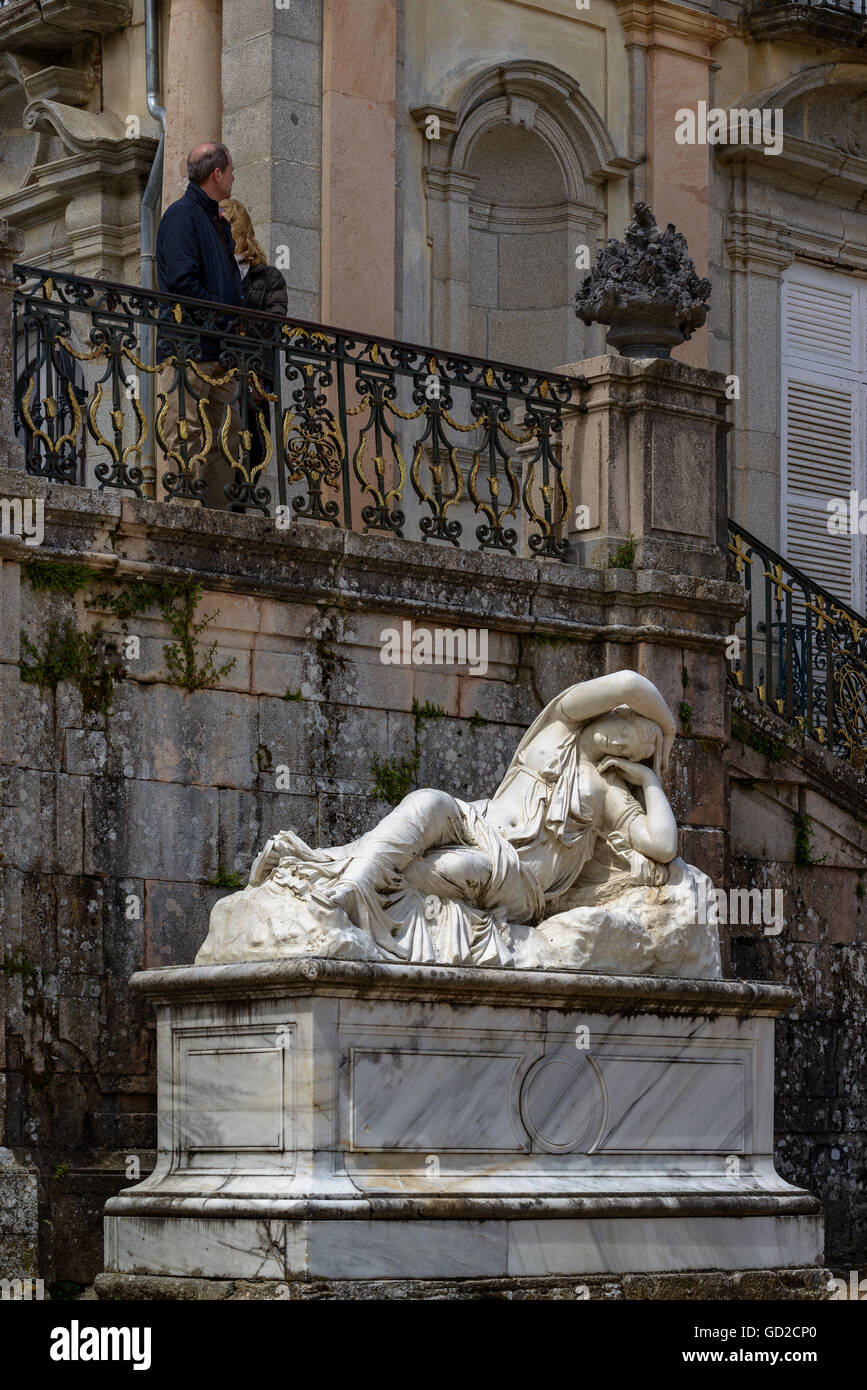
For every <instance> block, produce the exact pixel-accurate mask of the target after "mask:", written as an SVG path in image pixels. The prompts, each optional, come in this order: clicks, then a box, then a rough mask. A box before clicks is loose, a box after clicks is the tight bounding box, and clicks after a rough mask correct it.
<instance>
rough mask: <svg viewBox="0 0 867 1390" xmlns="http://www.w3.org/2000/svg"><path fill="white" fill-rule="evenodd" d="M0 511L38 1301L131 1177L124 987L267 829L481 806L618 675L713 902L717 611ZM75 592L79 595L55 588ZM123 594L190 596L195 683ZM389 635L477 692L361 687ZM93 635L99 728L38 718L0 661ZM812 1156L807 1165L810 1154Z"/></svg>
mask: <svg viewBox="0 0 867 1390" xmlns="http://www.w3.org/2000/svg"><path fill="white" fill-rule="evenodd" d="M0 492H2V493H3V494H4V495H7V496H12V497H14V496H32V497H40V498H42V499H43V500H44V502H45V540H44V543H43V545H42V546H41V547H39V548H38V550H37V551H36V553H35V556H34V550H33V548H29V547H25V546H24V545H23V543H22V542H21V541H20V540H19V539H17V538H16V537H14V536H7V537H3V538H0V560H2V565H0V690H2V700H3V720H2V724H0V729H2V738H0V852H2V855H3V858H2V860H0V901H2V923H3V940H2V959H3V961H4V972H3V976H2V979H3V982H4V984H5V987H6V995H7V1009H6V1024H5V1027H6V1035H5V1075H6V1086H7V1093H6V1094H7V1099H6V1137H5V1141H3V1142H5V1143H6V1144H7V1145H8V1148H9V1150H10V1151H11V1152H12V1154H13V1155H14V1158H15V1160H17V1162H18V1163H19V1164H20V1165H27V1166H29V1168H30V1170H31V1173H38V1187H39V1204H40V1206H39V1216H40V1224H39V1232H40V1242H41V1249H40V1252H39V1263H38V1272H39V1274H40V1275H41V1276H42V1277H44V1278H45V1279H46V1282H51V1281H52V1280H54V1279H63V1280H68V1281H74V1282H78V1283H82V1284H83V1283H86V1282H89V1281H91V1280H92V1278H93V1277H94V1275H95V1274H96V1273H97V1272H98V1271H99V1270H100V1269H101V1268H102V1260H103V1255H102V1222H101V1216H102V1206H103V1203H104V1201H105V1200H106V1199H107V1198H108V1197H110V1196H112V1195H114V1194H115V1193H117V1192H118V1191H119V1190H120V1189H121V1188H123V1187H127V1186H130V1185H131V1183H133V1182H134V1181H135V1180H136V1178H137V1177H143V1176H145V1175H146V1174H147V1173H148V1172H149V1171H150V1170H151V1168H152V1166H153V1164H154V1162H155V1149H156V1113H155V1112H156V1077H155V1034H154V1026H153V1019H152V1016H151V1015H150V1012H149V1010H148V1007H147V1005H146V1004H145V1003H144V1002H143V1001H142V1000H141V999H140V998H139V997H138V996H137V995H135V994H134V993H133V992H132V991H130V989H129V987H128V980H129V977H130V976H131V975H132V974H133V973H134V972H135V971H137V970H141V969H150V968H157V967H161V966H166V965H175V964H189V963H190V962H192V960H193V957H194V955H195V952H196V950H197V949H198V946H199V945H200V944H201V942H202V940H203V939H204V937H205V934H206V931H207V924H208V916H209V913H210V909H211V907H212V906H213V904H214V903H215V902H216V901H217V899H218V898H219V897H220V896H221V895H222V894H224V893H226V892H227V891H231V889H232V887H234V886H236V885H237V884H239V883H242V882H244V881H245V879H246V874H247V871H248V869H249V866H250V862H251V860H252V858H253V855H254V853H255V852H256V851H257V850H258V849H259V848H260V847H261V845H262V843H263V841H264V840H265V839H266V838H267V837H268V836H269V835H271V834H273V833H274V832H275V831H276V830H277V829H280V828H281V827H291V828H293V829H295V830H296V831H297V832H298V833H299V834H300V835H302V836H303V837H304V838H305V839H306V840H307V841H308V842H309V843H312V844H326V845H327V844H337V843H340V842H341V841H345V840H348V839H350V838H352V837H354V836H356V835H358V834H360V833H362V832H363V831H365V830H367V829H368V828H370V827H371V826H372V825H373V824H375V823H376V822H377V821H378V820H379V819H380V817H381V815H382V813H383V811H384V810H385V809H386V801H384V800H383V799H382V798H386V799H387V798H388V797H399V796H400V795H401V794H402V793H403V792H404V791H406V790H409V789H410V788H411V787H412V786H419V785H425V784H427V783H430V784H432V785H436V786H442V787H443V788H445V789H446V790H449V791H452V792H453V793H455V794H457V795H459V796H463V797H466V798H469V799H472V798H475V797H479V796H482V795H484V794H486V793H488V792H490V790H491V789H492V787H493V786H495V785H496V782H497V779H498V778H499V777H500V776H501V775H502V773H503V772H504V770H505V768H506V765H507V763H508V760H509V757H510V756H511V753H512V752H513V750H514V747H515V745H516V743H517V741H518V739H519V737H520V736H521V734H522V733H523V731H524V730H525V729H526V727H527V725H528V724H529V722H531V720H532V719H533V717H534V716H535V714H536V713H537V712H538V710H539V709H540V708H541V707H542V706H543V705H544V704H545V703H546V702H547V701H548V700H550V699H551V698H553V696H554V695H556V694H557V693H558V692H559V691H561V690H563V689H565V688H566V687H567V686H568V685H569V684H571V683H573V682H576V681H580V680H586V679H588V678H589V677H592V676H595V675H601V674H603V673H604V672H605V671H609V670H616V669H620V668H629V667H631V668H633V669H637V670H639V671H641V672H642V673H643V674H645V675H647V676H648V678H649V679H651V680H653V681H654V682H656V683H657V684H658V686H659V688H660V689H661V690H662V691H663V693H664V694H665V696H666V698H667V700H668V702H669V704H670V706H671V707H672V709H674V710H675V711H677V710H678V707H679V704H680V702H682V701H684V699H685V700H686V701H688V703H689V709H690V717H689V720H688V727H687V726H685V725H683V726H682V729H681V736H680V737H679V738H678V739H677V742H676V750H675V755H674V758H673V760H672V767H671V770H670V775H669V782H668V784H667V788H666V790H667V792H668V795H669V797H670V798H671V800H672V804H673V805H674V808H675V811H676V814H677V817H678V820H679V821H680V822H681V823H682V824H683V825H684V829H683V831H682V846H681V852H682V853H683V854H684V855H685V857H686V858H687V859H689V860H690V861H691V862H693V863H695V864H697V865H698V866H699V867H701V868H704V869H705V870H706V871H707V872H709V873H710V874H711V876H712V877H713V879H714V882H715V883H719V884H722V883H727V882H729V879H728V877H727V874H728V869H729V863H730V853H729V826H730V810H729V799H728V794H727V787H728V781H727V772H726V768H725V766H724V762H723V756H722V755H723V752H724V750H725V748H726V744H727V729H728V724H727V720H728V715H727V711H726V704H725V699H724V692H725V666H724V649H725V636H726V634H728V633H729V632H731V631H732V630H733V625H734V622H735V619H736V615H737V614H738V613H739V611H740V606H741V603H742V598H741V590H740V587H739V586H736V585H732V584H729V583H727V582H726V581H725V580H723V579H720V578H717V577H712V576H708V575H701V574H692V575H690V574H675V573H666V572H664V571H661V570H654V569H651V568H636V569H631V570H630V569H620V568H615V569H602V568H599V567H598V566H595V567H587V568H585V567H581V566H573V565H561V564H558V563H556V562H552V561H541V562H540V561H536V560H529V559H521V558H517V559H516V558H513V557H511V556H498V555H496V554H491V553H475V552H465V551H461V552H452V551H451V550H444V549H443V548H442V547H437V546H434V545H425V544H423V543H417V542H412V541H401V540H395V539H381V538H379V537H377V536H374V535H367V536H365V535H358V534H354V533H347V532H343V531H339V530H332V529H325V528H321V527H315V526H311V525H309V524H305V523H300V524H298V525H296V526H294V527H292V528H291V529H289V530H285V531H281V530H278V529H277V528H276V527H275V526H274V525H273V523H272V522H271V521H269V520H268V519H266V518H261V517H248V516H230V515H227V514H224V513H219V512H216V511H202V510H201V509H196V508H188V507H184V506H179V505H175V506H171V507H167V506H162V505H160V504H156V503H151V502H147V501H138V500H134V499H121V498H120V497H117V496H114V495H109V494H105V493H104V494H98V493H90V492H86V491H83V490H80V489H77V488H66V487H62V486H58V485H46V484H45V483H42V482H41V481H39V480H37V479H34V478H30V477H27V476H25V475H23V474H22V473H21V472H17V471H16V472H12V471H9V472H0ZM34 558H36V559H38V560H39V562H40V564H42V566H43V570H46V569H47V570H50V571H51V573H53V574H54V576H55V581H56V582H55V584H54V586H53V587H52V588H48V589H46V588H40V587H35V586H34V584H33V583H32V582H31V581H32V579H33V578H34V575H33V572H32V571H30V570H28V565H30V564H31V563H32V561H33V560H34ZM71 565H77V566H82V565H84V566H86V567H87V570H88V571H90V572H91V573H87V572H84V574H83V575H82V573H81V571H74V570H73V571H71V570H70V569H69V566H71ZM75 574H78V575H79V577H80V578H81V579H82V586H81V587H79V588H78V589H77V590H75V591H71V588H70V586H69V584H68V583H67V589H66V591H63V590H62V589H60V588H58V584H60V583H62V582H67V581H69V579H70V576H73V577H74V576H75ZM142 581H145V582H149V583H161V582H164V581H170V582H172V583H175V584H182V583H184V582H188V581H196V582H198V583H200V584H201V585H202V596H201V599H200V602H199V604H198V607H197V609H196V612H195V615H194V621H199V620H200V619H201V617H202V616H207V615H209V614H214V615H215V617H214V621H213V622H212V623H210V624H209V625H208V627H207V628H206V629H204V630H203V631H202V633H201V634H200V635H199V637H198V639H197V648H198V652H197V663H198V668H197V669H198V670H199V671H200V672H201V670H202V666H203V663H204V660H205V655H206V652H207V649H208V647H209V646H210V644H211V643H212V642H216V650H215V653H214V660H213V667H214V669H215V670H221V669H222V670H224V674H223V675H222V676H221V677H220V678H219V679H218V680H216V682H214V680H210V681H205V682H204V684H203V686H202V688H197V689H192V690H187V689H184V688H183V687H182V686H181V685H179V684H178V683H177V677H176V676H174V675H173V673H172V670H171V669H170V667H169V665H168V663H167V661H166V657H165V653H164V647H165V646H166V644H167V643H169V642H170V641H171V640H172V633H171V632H170V631H169V628H168V627H167V625H166V622H165V621H164V619H163V617H162V616H161V614H160V610H159V608H158V607H156V606H151V607H148V608H146V609H145V610H144V611H143V612H141V613H139V614H138V615H136V616H134V617H133V618H131V619H128V620H127V621H126V622H125V624H122V623H121V622H120V620H119V619H118V618H117V617H115V616H114V615H113V614H112V613H111V612H110V611H106V610H105V609H104V608H103V607H101V606H100V604H99V602H98V598H99V596H100V595H108V596H112V595H115V596H116V595H118V594H121V593H124V592H127V591H128V590H129V589H130V588H131V586H132V585H133V584H135V583H141V582H142ZM43 582H44V580H43ZM49 582H50V580H49ZM73 587H74V586H73ZM404 620H408V621H410V622H411V623H412V624H413V627H414V629H415V628H417V627H422V626H423V627H425V628H428V629H430V628H431V627H434V626H436V625H438V624H439V625H441V626H443V627H449V628H452V629H454V628H461V627H463V628H467V627H474V628H478V627H484V628H486V629H487V632H488V669H487V671H486V672H485V673H484V675H482V674H480V673H479V672H478V671H477V670H472V669H470V668H469V667H459V666H455V667H446V668H441V669H440V668H436V667H433V666H426V665H425V666H389V665H386V664H384V663H383V662H382V661H381V660H380V651H381V641H380V634H381V633H382V631H383V630H384V629H386V628H394V627H400V625H401V624H402V623H403V621H404ZM99 622H102V623H103V624H104V636H106V637H108V638H110V639H111V640H113V641H114V643H115V645H116V647H117V649H118V653H119V656H118V660H120V661H122V664H123V667H124V668H125V669H124V670H123V672H122V673H120V674H119V678H118V679H117V680H116V681H115V683H114V685H113V688H112V689H111V691H110V700H108V699H105V698H103V699H102V706H103V707H99V700H98V701H97V707H95V708H94V707H93V699H92V696H93V691H92V690H88V688H87V684H86V682H83V681H82V679H81V678H80V673H79V676H78V678H75V679H74V678H72V677H73V676H74V675H75V672H70V671H67V672H66V673H65V674H62V675H61V678H60V679H58V680H57V682H56V685H53V684H52V681H50V680H49V681H48V682H47V683H46V682H43V689H42V690H41V691H40V688H39V686H38V684H36V683H32V682H29V681H27V680H24V679H23V678H22V669H21V666H20V664H19V663H21V662H22V660H23V662H24V666H25V668H26V667H27V666H28V664H29V665H30V666H33V665H34V664H36V663H37V662H38V660H39V659H40V658H44V657H45V655H46V653H47V652H48V650H49V646H50V642H51V640H52V637H51V634H52V629H53V630H54V632H55V634H57V633H62V632H63V630H64V625H65V624H67V623H69V624H71V627H72V630H73V631H74V632H76V633H78V634H79V635H82V634H88V633H93V631H94V630H95V628H96V625H97V623H99ZM124 627H125V629H126V636H130V637H137V638H138V639H139V646H138V656H137V657H131V656H126V655H122V653H123V652H124V650H125V649H124V642H123V639H124ZM22 631H23V632H25V633H26V634H27V636H28V640H29V642H30V644H31V645H32V648H33V649H35V653H36V655H34V654H33V651H31V650H30V649H29V648H27V647H26V646H24V645H22V641H21V637H20V634H21V632H22ZM100 650H103V651H104V647H101V648H100ZM233 659H234V662H235V664H234V665H233V666H231V668H230V669H224V668H225V667H226V666H227V665H228V663H230V662H231V661H232V660H233ZM684 672H686V673H687V680H688V682H689V683H688V685H685V684H684ZM97 693H98V692H97ZM104 693H105V692H104V690H103V695H104ZM88 695H90V696H91V699H90V702H89V703H88V700H87V699H86V698H85V697H86V696H88ZM812 785H813V790H815V789H816V787H820V786H821V784H820V783H814V784H812ZM817 794H818V793H817ZM829 795H830V794H829ZM836 795H837V793H836V792H835V796H836ZM826 799H827V798H826ZM838 800H839V797H838ZM810 804H811V805H813V803H812V802H811V803H810ZM814 809H815V808H814ZM829 817H830V812H829ZM817 819H819V817H817ZM831 819H833V818H831ZM834 825H836V821H835V822H834ZM838 830H839V827H838ZM835 833H837V832H835ZM809 872H811V873H812V872H816V871H814V870H811V871H809ZM810 891H813V890H812V889H811V890H810ZM815 892H816V893H817V894H818V895H819V896H818V897H817V898H816V902H817V904H818V903H819V899H820V896H821V890H820V889H819V888H818V887H817V888H816V889H815ZM817 911H818V907H817ZM823 911H827V918H828V920H829V921H830V920H831V919H832V917H833V913H832V912H831V910H830V909H827V908H826V909H823ZM734 931H735V932H736V933H737V935H738V938H739V939H740V938H743V936H744V929H743V928H735V929H734ZM748 944H749V943H748ZM755 944H756V946H757V948H758V949H759V950H760V951H767V950H768V949H770V947H769V945H768V943H765V942H763V941H759V942H757V943H755ZM724 945H725V943H724ZM738 949H739V950H740V949H741V948H740V947H739V948H738ZM789 954H792V952H791V951H790V952H789ZM786 958H787V957H786V953H785V951H784V950H783V948H782V943H781V944H780V947H779V954H778V956H777V957H776V958H775V959H776V961H777V964H776V965H775V967H774V969H775V971H776V973H774V974H773V975H772V978H773V979H775V980H779V981H780V982H781V983H785V982H786V981H787V979H788V978H789V975H791V974H792V971H790V970H789V968H788V967H787V966H786V964H785V962H786ZM734 965H735V973H737V972H738V971H740V973H743V974H746V975H748V976H749V975H750V974H752V973H754V971H755V973H763V972H765V971H766V970H767V969H768V968H769V967H768V965H767V963H766V962H765V961H764V959H761V960H759V959H757V960H756V961H755V962H753V961H752V960H750V961H748V962H746V963H745V958H742V957H741V956H736V957H735V959H734ZM827 966H828V969H830V968H831V961H830V960H829V961H828V963H827ZM823 968H824V966H823ZM802 973H803V972H802ZM795 974H797V972H795ZM794 983H795V984H796V985H798V986H800V984H802V983H803V981H802V980H801V976H800V975H798V976H797V978H796V979H795V980H794ZM829 987H830V981H829ZM780 1082H781V1086H782V1088H783V1090H782V1093H781V1095H780V1097H778V1105H780V1104H783V1105H794V1104H795V1103H796V1096H797V1095H798V1094H800V1090H799V1088H800V1085H801V1082H800V1080H799V1079H798V1077H797V1076H796V1075H795V1073H793V1072H791V1071H789V1073H788V1075H786V1074H784V1069H781V1071H780ZM849 1094H850V1104H851V1106H852V1107H855V1106H856V1105H857V1104H858V1103H859V1102H858V1097H859V1096H861V1097H862V1098H863V1080H862V1081H860V1082H858V1081H856V1080H855V1079H854V1075H853V1076H852V1077H851V1078H850V1091H849ZM853 1115H854V1111H853ZM833 1120H834V1117H833V1116H832V1115H831V1113H830V1111H829V1116H828V1125H829V1127H830V1126H831V1125H832V1122H833ZM847 1123H848V1122H847ZM793 1132H794V1131H793ZM837 1133H838V1134H839V1135H840V1136H843V1134H844V1129H843V1124H842V1121H841V1122H840V1124H839V1126H838V1130H837ZM823 1134H825V1135H831V1137H832V1138H833V1131H832V1130H831V1128H829V1129H828V1130H827V1131H823ZM790 1152H791V1153H792V1155H793V1157H792V1161H791V1162H790V1163H788V1165H786V1164H783V1170H784V1172H785V1176H786V1177H787V1178H788V1179H789V1180H790V1181H793V1182H795V1183H800V1184H802V1185H804V1186H806V1187H808V1188H809V1187H811V1186H813V1187H814V1186H815V1179H814V1175H813V1174H812V1172H811V1171H810V1156H809V1154H808V1153H807V1152H806V1151H805V1152H804V1153H802V1152H801V1151H800V1150H798V1152H797V1153H795V1151H794V1149H791V1150H790ZM25 1176H26V1174H25ZM843 1183H844V1190H843V1191H842V1193H841V1200H842V1197H844V1196H846V1197H849V1198H851V1197H852V1196H853V1195H854V1189H855V1183H856V1178H855V1176H854V1171H853V1172H851V1173H849V1174H848V1176H844V1177H843ZM820 1195H822V1194H821V1192H820ZM49 1223H50V1224H49ZM847 1248H848V1247H847Z"/></svg>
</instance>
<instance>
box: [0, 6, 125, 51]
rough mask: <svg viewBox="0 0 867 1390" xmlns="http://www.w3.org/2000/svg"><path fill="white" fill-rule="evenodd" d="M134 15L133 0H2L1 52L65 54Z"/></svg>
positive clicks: (121, 26) (0, 13)
mask: <svg viewBox="0 0 867 1390" xmlns="http://www.w3.org/2000/svg"><path fill="white" fill-rule="evenodd" d="M131 18H132V3H131V0H0V52H3V51H4V50H8V49H15V50H20V49H24V50H26V51H36V52H39V53H64V52H67V51H68V50H69V48H70V47H72V45H73V44H75V43H80V42H82V40H83V38H84V37H85V36H86V37H88V38H92V37H93V36H94V35H96V34H100V35H105V34H111V33H113V32H114V31H115V30H116V29H122V28H124V26H125V25H127V24H129V22H130V19H131Z"/></svg>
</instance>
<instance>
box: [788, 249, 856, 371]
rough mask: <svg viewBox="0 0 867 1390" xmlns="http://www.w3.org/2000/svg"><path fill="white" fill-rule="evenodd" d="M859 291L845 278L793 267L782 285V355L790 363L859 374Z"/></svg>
mask: <svg viewBox="0 0 867 1390" xmlns="http://www.w3.org/2000/svg"><path fill="white" fill-rule="evenodd" d="M858 290H859V285H858V282H857V280H850V279H849V278H848V277H847V276H845V275H833V274H831V273H829V272H827V271H821V270H813V269H812V268H810V267H806V266H803V267H798V268H797V269H796V270H795V271H793V272H790V274H789V275H788V276H787V277H786V279H785V280H784V282H783V354H784V358H785V360H787V361H789V362H803V363H806V364H807V365H813V366H817V367H821V366H824V367H832V368H834V367H836V368H838V369H840V370H842V371H843V372H845V373H846V374H847V375H854V374H857V373H858V372H859V370H860V368H861V358H862V334H861V323H860V318H861V316H860V312H859V295H858Z"/></svg>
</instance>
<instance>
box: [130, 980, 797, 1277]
mask: <svg viewBox="0 0 867 1390" xmlns="http://www.w3.org/2000/svg"><path fill="white" fill-rule="evenodd" d="M131 983H132V987H133V988H134V989H136V990H140V991H142V992H143V993H145V994H146V995H148V996H149V997H150V999H151V1000H152V1002H153V1003H154V1004H155V1006H156V1009H157V1015H158V1023H157V1027H158V1074H159V1080H158V1086H159V1141H158V1142H159V1159H158V1162H157V1166H156V1168H155V1170H154V1172H153V1173H152V1174H151V1175H150V1177H148V1178H147V1179H146V1180H145V1181H144V1182H142V1183H140V1184H138V1185H137V1186H136V1187H133V1188H129V1189H126V1190H125V1191H123V1192H121V1193H120V1194H119V1195H118V1196H117V1197H114V1198H112V1199H111V1200H110V1201H109V1202H108V1203H107V1205H106V1223H105V1225H106V1271H107V1272H109V1273H112V1274H117V1275H136V1276H162V1277H179V1278H190V1279H216V1280H221V1279H222V1280H224V1279H237V1280H292V1281H298V1280H305V1279H314V1280H315V1279H321V1280H371V1279H373V1280H376V1279H383V1280H395V1279H414V1280H424V1279H431V1280H443V1279H455V1278H456V1279H491V1278H493V1279H503V1278H515V1279H527V1278H534V1277H551V1276H557V1275H564V1276H580V1275H585V1274H586V1275H588V1276H598V1275H604V1274H624V1273H659V1274H666V1273H671V1272H680V1271H687V1272H688V1271H712V1270H716V1271H741V1270H749V1271H761V1270H776V1271H780V1270H782V1271H785V1270H790V1271H794V1270H801V1271H803V1270H805V1269H812V1268H819V1267H820V1266H821V1257H822V1222H821V1215H820V1210H819V1205H818V1203H817V1202H816V1200H815V1199H814V1198H813V1197H811V1196H810V1195H809V1194H808V1193H807V1192H804V1191H802V1190H801V1189H798V1188H795V1187H792V1186H791V1185H790V1184H788V1183H786V1182H784V1181H783V1180H782V1178H780V1177H779V1175H778V1174H777V1173H776V1171H775V1170H774V1166H773V1159H772V1148H773V1123H772V1122H773V1027H774V1023H773V1020H774V1017H775V1015H779V1014H781V1013H783V1012H784V1011H785V1010H786V1009H787V1008H788V1007H789V1006H790V1004H791V1003H792V1002H793V998H794V996H793V995H792V993H791V992H790V991H788V990H786V989H783V988H780V987H778V986H773V985H765V984H745V983H742V982H738V981H719V980H699V981H691V980H665V979H648V978H646V977H637V976H629V977H623V976H617V977H614V976H602V975H589V974H576V973H572V972H567V971H546V972H542V971H520V972H517V971H515V972H512V971H503V970H482V969H471V968H466V967H442V966H407V965H387V964H375V963H367V962H356V961H338V960H323V959H318V958H306V959H301V960H294V961H280V962H276V961H275V962H263V963H254V964H244V965H222V966H221V965H216V966H180V967H173V968H169V969H163V970H152V971H146V972H144V973H142V974H138V975H135V976H133V978H132V982H131Z"/></svg>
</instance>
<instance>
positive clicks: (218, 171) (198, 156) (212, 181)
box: [187, 140, 235, 203]
mask: <svg viewBox="0 0 867 1390" xmlns="http://www.w3.org/2000/svg"><path fill="white" fill-rule="evenodd" d="M187 178H188V179H189V181H190V183H194V184H196V185H197V186H198V187H199V188H201V190H202V192H203V193H207V195H208V197H209V198H213V199H214V200H215V202H218V203H219V202H221V201H222V199H224V198H228V197H229V196H230V194H231V192H232V184H233V183H234V181H235V174H234V170H233V168H232V156H231V155H230V154H229V151H228V150H227V149H226V146H225V145H223V144H221V143H220V141H219V140H203V141H202V143H201V144H200V145H196V147H195V149H193V150H190V153H189V154H188V155H187Z"/></svg>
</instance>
